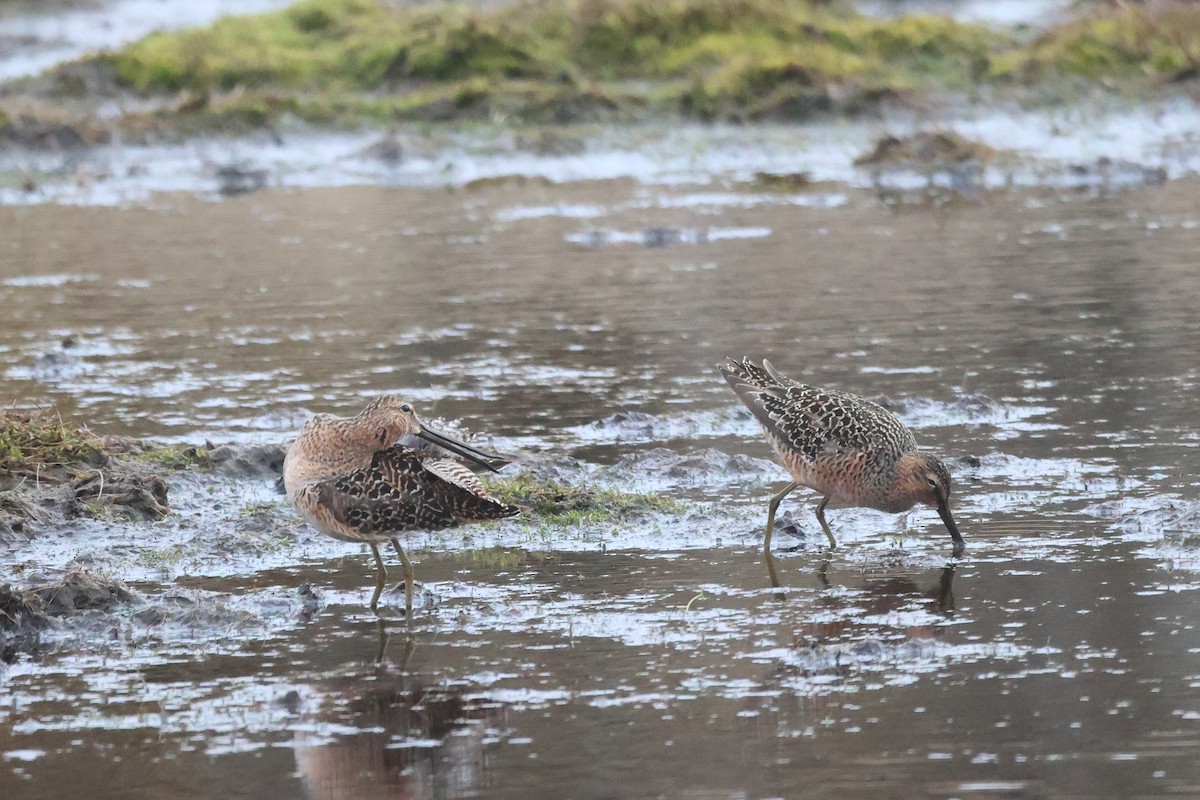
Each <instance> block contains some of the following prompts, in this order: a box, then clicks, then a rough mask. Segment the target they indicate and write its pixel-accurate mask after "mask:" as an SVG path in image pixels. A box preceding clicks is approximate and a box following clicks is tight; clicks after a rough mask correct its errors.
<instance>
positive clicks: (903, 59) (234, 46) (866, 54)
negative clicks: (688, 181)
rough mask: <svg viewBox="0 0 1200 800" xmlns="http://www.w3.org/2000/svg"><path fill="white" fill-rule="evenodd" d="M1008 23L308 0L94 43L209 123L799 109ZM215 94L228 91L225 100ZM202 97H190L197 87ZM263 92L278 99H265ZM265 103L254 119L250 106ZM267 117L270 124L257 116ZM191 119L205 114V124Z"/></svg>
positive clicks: (854, 92) (929, 60)
mask: <svg viewBox="0 0 1200 800" xmlns="http://www.w3.org/2000/svg"><path fill="white" fill-rule="evenodd" d="M1011 46H1012V42H1011V39H1010V37H1008V36H1007V35H1005V34H1003V33H1000V32H997V31H994V30H992V29H990V28H986V27H983V26H979V25H971V24H967V23H959V22H955V21H953V20H948V19H942V18H938V17H929V16H917V17H904V18H901V19H896V20H876V19H870V18H867V17H864V16H861V15H858V14H856V13H854V12H853V11H851V10H849V9H848V8H846V7H842V6H839V5H836V4H834V5H829V4H816V3H812V2H806V1H805V0H661V1H660V0H577V1H576V2H566V3H563V2H552V0H526V1H525V2H517V3H513V4H506V5H501V6H496V7H491V8H486V9H479V8H471V7H464V6H458V5H421V6H407V5H405V6H394V5H389V4H386V3H382V2H375V0H303V2H300V3H298V4H297V5H295V6H292V7H290V8H288V9H284V10H282V11H276V12H271V13H266V14H258V15H253V16H241V17H237V18H229V19H224V20H219V21H217V22H216V23H214V24H213V25H211V26H210V27H208V28H204V29H200V30H191V31H183V32H176V33H156V34H152V35H151V36H148V37H146V38H144V39H142V40H141V41H139V42H136V43H134V44H132V45H130V46H128V47H127V48H125V49H124V50H122V51H120V52H118V53H115V54H111V55H105V56H99V57H97V58H99V59H102V60H103V61H104V63H105V66H106V67H108V68H111V70H112V71H113V72H114V73H115V74H116V75H117V76H118V78H119V80H120V81H121V82H123V83H124V85H126V86H128V87H131V88H133V89H135V90H137V91H139V92H143V93H153V92H175V93H182V92H186V93H188V94H187V95H185V97H186V98H187V99H188V101H189V102H180V103H176V105H175V107H174V108H173V109H170V110H167V111H165V112H160V114H163V116H165V117H167V118H171V117H172V115H174V114H178V115H179V116H180V117H189V115H190V118H191V120H192V121H193V122H197V121H199V120H207V121H208V122H211V123H212V127H219V125H220V122H221V120H220V118H219V117H217V116H216V115H217V114H218V113H219V108H220V107H222V106H223V107H224V108H225V113H226V114H230V115H234V112H235V111H240V112H241V114H240V116H238V115H234V116H232V117H231V121H232V122H234V123H236V124H238V125H241V124H244V123H247V122H248V123H251V124H252V123H254V122H255V121H256V120H257V121H260V122H261V121H262V120H265V119H270V118H272V117H274V116H277V115H279V114H283V113H293V114H295V115H296V116H298V117H300V118H302V119H305V120H307V121H310V122H324V123H344V122H346V121H347V120H348V119H352V118H354V117H356V116H357V117H358V118H360V119H363V118H367V119H375V120H406V119H411V120H428V121H445V120H458V119H464V118H465V119H472V118H476V119H478V118H483V119H493V120H495V119H510V118H512V119H516V120H518V121H522V122H549V123H558V124H565V123H574V122H579V121H591V120H596V119H599V120H604V119H607V118H609V117H611V116H614V115H625V116H630V115H634V116H636V115H640V114H644V113H657V114H663V113H667V114H676V113H684V114H690V115H694V116H699V117H702V118H742V117H762V116H775V117H782V118H802V117H804V116H807V115H809V114H811V113H815V112H820V111H828V110H856V109H858V108H860V107H867V106H870V105H872V104H877V102H878V101H879V100H880V99H883V98H886V97H890V96H894V95H896V94H898V93H905V92H910V91H914V90H918V89H939V90H940V89H948V88H949V89H957V88H963V87H966V86H968V85H969V83H970V81H971V80H972V79H973V78H974V77H976V76H979V75H984V74H987V73H988V71H989V68H990V65H991V59H992V58H993V57H994V56H996V55H1002V54H1003V53H1004V52H1006V51H1007V49H1010V48H1011ZM223 94H228V95H231V96H232V97H233V98H234V99H233V100H231V101H224V102H222V101H220V100H219V98H220V96H221V95H223ZM197 97H200V98H206V99H205V100H204V101H203V102H201V103H195V102H191V100H193V99H194V98H197ZM267 97H271V98H273V99H271V100H266V99H265V98H267ZM251 109H256V110H257V111H258V112H260V116H259V117H258V118H256V117H255V116H254V115H252V114H250V113H248V112H249V111H250V110H251ZM263 124H265V123H263ZM198 127H200V128H204V127H207V125H205V124H200V125H199V126H198Z"/></svg>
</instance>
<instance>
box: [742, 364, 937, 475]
mask: <svg viewBox="0 0 1200 800" xmlns="http://www.w3.org/2000/svg"><path fill="white" fill-rule="evenodd" d="M721 374H722V375H724V376H725V380H726V381H727V382H728V383H729V386H730V387H731V388H732V389H733V391H734V393H735V394H736V395H737V396H738V399H740V400H741V401H742V402H743V403H745V404H746V407H747V408H749V409H750V411H751V413H753V414H754V416H755V417H756V418H757V419H758V421H759V422H761V423H762V425H763V427H765V428H766V429H767V433H768V434H770V435H771V437H772V438H774V439H775V440H777V441H778V442H779V443H780V444H781V445H783V446H784V447H786V448H787V449H789V450H793V451H795V452H796V453H798V454H800V455H801V456H802V457H803V458H804V459H805V460H806V461H809V462H813V461H816V460H817V459H818V458H821V457H828V456H849V455H851V454H854V453H868V454H873V453H876V452H879V451H884V452H890V453H904V452H909V451H911V450H916V449H917V441H916V439H915V438H914V437H913V435H912V432H911V431H909V430H908V428H906V427H904V423H902V422H900V420H899V419H898V418H897V417H896V415H895V414H893V413H891V412H890V411H888V410H887V409H885V408H882V407H881V406H878V405H876V404H875V403H872V402H870V401H869V400H864V399H863V398H861V397H857V396H855V395H852V394H849V393H846V392H838V391H834V390H829V389H819V388H817V387H815V386H809V385H806V384H803V383H798V382H796V381H794V380H792V379H791V378H787V377H785V376H783V375H781V374H780V373H779V372H777V371H776V370H775V368H774V367H772V366H771V364H770V362H767V361H764V362H763V366H762V367H758V366H755V365H754V364H751V363H750V360H749V359H748V358H744V359H742V360H741V361H740V362H738V361H734V360H733V359H730V360H729V362H728V363H727V364H724V365H722V366H721Z"/></svg>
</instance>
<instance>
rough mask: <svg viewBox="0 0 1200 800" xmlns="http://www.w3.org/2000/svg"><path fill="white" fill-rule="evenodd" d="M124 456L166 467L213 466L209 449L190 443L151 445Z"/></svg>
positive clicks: (200, 467)
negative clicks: (162, 445) (193, 445)
mask: <svg viewBox="0 0 1200 800" xmlns="http://www.w3.org/2000/svg"><path fill="white" fill-rule="evenodd" d="M124 458H126V459H128V460H129V461H136V462H138V463H141V464H153V465H155V466H158V467H162V468H164V469H171V470H182V469H207V468H209V467H211V466H212V461H211V460H210V459H209V457H208V450H207V449H205V448H203V447H192V446H190V445H181V444H174V445H166V446H164V447H154V446H150V447H147V448H146V449H144V450H142V451H141V452H136V453H130V454H128V455H126V456H124Z"/></svg>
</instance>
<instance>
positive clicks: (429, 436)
mask: <svg viewBox="0 0 1200 800" xmlns="http://www.w3.org/2000/svg"><path fill="white" fill-rule="evenodd" d="M416 435H417V436H420V437H421V438H422V439H424V440H425V441H427V442H432V443H433V444H436V445H437V446H438V447H444V448H445V449H447V450H449V451H450V452H451V453H454V454H456V455H460V456H462V457H463V458H465V459H468V460H470V461H474V462H475V463H476V464H478V465H479V466H481V467H483V468H484V469H490V470H491V471H492V472H499V471H500V468H501V467H503V466H504V465H505V464H507V463H508V459H506V458H504V457H503V456H500V455H497V454H496V453H486V452H484V451H483V450H480V449H479V448H477V447H472V446H471V445H469V444H467V443H466V442H464V441H461V440H459V439H455V438H454V437H452V436H447V435H445V434H444V433H438V432H437V431H431V430H429V428H426V427H425V426H424V425H422V426H421V430H419V431H417V434H416Z"/></svg>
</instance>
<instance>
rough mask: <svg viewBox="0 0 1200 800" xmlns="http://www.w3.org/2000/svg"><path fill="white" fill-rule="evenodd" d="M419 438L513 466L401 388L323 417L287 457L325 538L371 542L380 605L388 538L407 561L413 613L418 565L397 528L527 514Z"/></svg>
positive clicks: (300, 495)
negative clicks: (383, 547)
mask: <svg viewBox="0 0 1200 800" xmlns="http://www.w3.org/2000/svg"><path fill="white" fill-rule="evenodd" d="M414 436H415V437H420V438H421V439H424V440H425V441H427V442H430V443H432V444H434V445H437V446H438V447H441V448H445V449H446V450H449V451H450V452H452V453H456V454H457V455H460V456H462V457H464V458H466V459H468V460H470V461H471V462H473V463H474V464H476V465H478V466H479V467H481V468H483V469H489V470H491V471H493V472H496V471H498V470H499V469H500V468H501V467H503V466H504V465H505V464H507V463H508V462H507V461H506V460H505V459H503V458H501V457H500V456H498V455H495V454H492V453H485V452H483V451H482V450H479V449H477V448H475V447H472V446H471V445H469V444H467V443H465V442H461V441H459V440H457V439H454V438H451V437H449V436H445V435H443V434H440V433H435V432H434V431H431V430H430V429H429V428H427V427H425V425H424V424H423V423H422V422H421V421H420V420H419V419H418V418H417V414H416V412H415V411H414V410H413V407H412V406H411V405H409V404H408V403H406V402H405V401H404V400H402V399H401V398H399V397H396V396H395V395H384V396H382V397H377V398H376V399H374V400H372V401H371V402H370V403H368V404H367V407H366V408H364V409H363V410H362V412H361V413H359V414H358V415H357V416H354V417H336V416H333V415H332V414H317V415H316V416H314V417H312V418H311V419H309V420H308V422H306V423H305V424H304V427H303V428H302V429H301V431H300V436H299V437H298V438H297V439H296V441H295V442H294V443H293V444H292V446H291V449H289V450H288V454H287V458H286V459H284V462H283V484H284V487H285V488H286V489H287V495H288V499H289V500H291V501H292V503H293V504H294V505H295V506H296V509H297V510H298V511H299V512H300V514H301V516H303V517H304V519H305V520H307V521H308V522H309V524H311V525H312V526H313V527H314V528H316V529H317V530H318V531H320V532H321V533H324V534H326V535H327V536H332V537H333V538H335V539H341V540H342V541H345V542H362V543H365V544H366V545H368V546H369V547H370V548H371V553H372V555H374V556H375V566H376V567H377V573H376V581H375V594H374V595H372V596H371V610H372V611H375V610H376V608H377V606H378V603H379V595H380V594H381V593H382V592H383V584H384V581H386V580H387V569H386V568H385V567H384V565H383V558H382V557H380V555H379V545H380V544H384V543H386V542H388V541H390V542H391V543H392V546H393V547H395V548H396V554H397V555H398V556H400V561H401V563H402V564H403V565H404V609H405V611H406V613H408V614H410V615H411V613H412V598H413V568H412V563H411V562H410V561H409V560H408V556H407V555H405V553H404V550H403V549H402V548H401V547H400V540H399V538H398V535H399V534H401V533H403V532H405V531H411V530H439V529H441V528H448V527H452V526H454V525H458V524H460V523H464V522H478V521H482V520H489V519H501V518H503V517H511V516H513V515H515V514H517V513H519V511H520V509H519V508H517V507H516V506H510V505H506V504H504V503H501V502H500V501H499V500H496V499H495V498H494V497H492V496H490V495H489V494H488V493H487V490H486V489H485V488H484V486H483V483H482V482H481V481H480V480H479V476H477V475H476V474H475V472H474V471H473V470H472V469H471V468H470V467H468V466H467V465H466V464H464V463H462V462H461V461H457V460H455V459H452V458H446V457H444V456H442V455H440V454H435V453H430V452H427V451H426V450H424V449H416V448H415V447H409V446H408V445H409V444H412V445H414V446H415V445H417V444H418V443H417V442H415V441H413V440H412V439H411V438H409V437H414Z"/></svg>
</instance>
